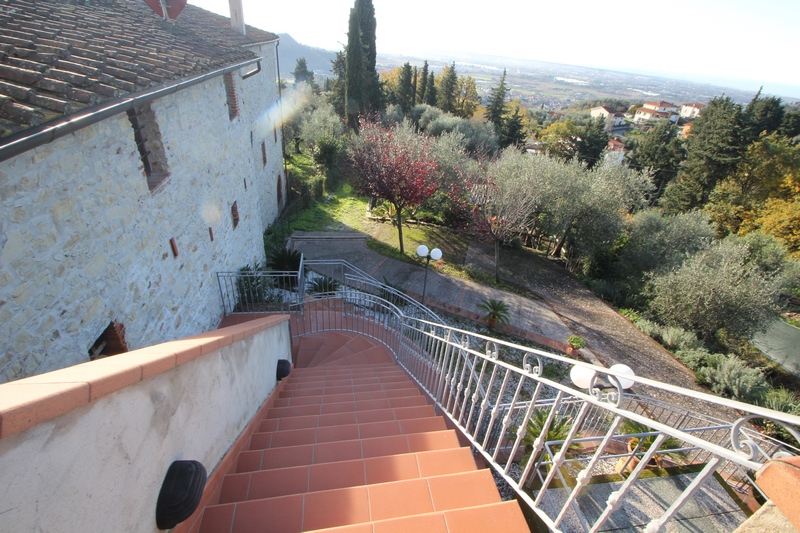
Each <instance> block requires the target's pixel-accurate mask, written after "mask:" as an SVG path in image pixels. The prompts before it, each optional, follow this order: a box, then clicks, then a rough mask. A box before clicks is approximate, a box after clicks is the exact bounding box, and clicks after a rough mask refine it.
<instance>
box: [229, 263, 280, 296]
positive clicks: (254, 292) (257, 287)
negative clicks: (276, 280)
mask: <svg viewBox="0 0 800 533" xmlns="http://www.w3.org/2000/svg"><path fill="white" fill-rule="evenodd" d="M264 271H265V269H264V268H263V267H262V266H261V265H259V264H254V265H252V266H251V265H246V266H243V267H242V268H240V269H239V273H240V274H243V276H240V277H238V278H236V292H237V295H238V301H239V302H241V303H260V302H264V301H265V300H266V295H267V291H269V289H271V288H272V286H271V284H270V279H269V278H267V277H258V276H253V275H252V274H255V273H258V272H264Z"/></svg>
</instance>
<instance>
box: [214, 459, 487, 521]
mask: <svg viewBox="0 0 800 533" xmlns="http://www.w3.org/2000/svg"><path fill="white" fill-rule="evenodd" d="M499 503H501V502H500V496H499V494H498V493H497V488H496V487H495V485H494V480H493V478H492V475H491V473H490V472H489V471H488V470H476V471H472V472H462V473H456V474H448V475H443V476H433V477H428V478H419V479H408V480H403V481H392V482H388V483H378V484H373V485H367V486H356V487H347V488H340V489H332V490H322V491H318V492H307V493H305V494H295V495H291V496H279V497H275V498H266V499H260V500H250V501H242V502H237V503H228V504H220V505H217V506H211V507H208V508H206V511H205V512H206V515H205V516H204V518H203V523H202V525H201V529H200V531H201V532H202V533H215V532H218V531H230V532H231V533H240V532H241V533H244V532H247V533H251V532H253V531H266V530H269V531H280V532H300V531H314V530H318V529H324V528H331V527H337V526H343V525H352V524H359V523H368V522H373V521H382V520H390V519H394V518H400V517H403V518H406V517H409V516H415V515H426V514H430V513H436V512H442V513H444V512H447V511H449V510H453V509H464V508H469V507H474V506H486V505H490V504H499ZM445 518H446V517H445ZM467 518H469V517H467ZM226 522H227V524H226ZM445 523H447V521H446V520H445ZM484 523H485V520H484ZM490 530H495V531H503V530H502V529H497V528H496V527H494V526H492V527H491V528H490V529H487V530H485V531H490ZM411 531H414V530H411ZM416 531H419V530H416Z"/></svg>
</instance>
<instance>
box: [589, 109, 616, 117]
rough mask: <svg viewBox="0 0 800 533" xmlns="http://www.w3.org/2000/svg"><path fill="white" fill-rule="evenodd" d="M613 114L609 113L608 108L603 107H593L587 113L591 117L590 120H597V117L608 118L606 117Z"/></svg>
mask: <svg viewBox="0 0 800 533" xmlns="http://www.w3.org/2000/svg"><path fill="white" fill-rule="evenodd" d="M613 113H614V112H613V111H611V110H610V109H609V108H607V107H605V106H597V107H593V108H592V109H591V110H590V111H589V114H591V115H592V118H599V117H602V118H608V116H609V115H612V114H613Z"/></svg>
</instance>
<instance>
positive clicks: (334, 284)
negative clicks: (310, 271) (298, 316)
mask: <svg viewBox="0 0 800 533" xmlns="http://www.w3.org/2000/svg"><path fill="white" fill-rule="evenodd" d="M341 286H342V284H341V283H339V280H337V279H334V278H329V277H328V276H319V277H316V278H314V279H313V280H311V284H310V285H309V289H308V290H309V292H310V293H311V294H321V293H326V292H336V291H338V290H339V287H341Z"/></svg>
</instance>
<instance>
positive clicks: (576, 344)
mask: <svg viewBox="0 0 800 533" xmlns="http://www.w3.org/2000/svg"><path fill="white" fill-rule="evenodd" d="M567 342H568V343H569V344H571V345H572V347H573V348H575V349H577V350H580V349H581V348H586V341H584V340H583V339H582V338H580V337H578V336H577V335H570V337H569V338H568V339H567Z"/></svg>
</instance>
